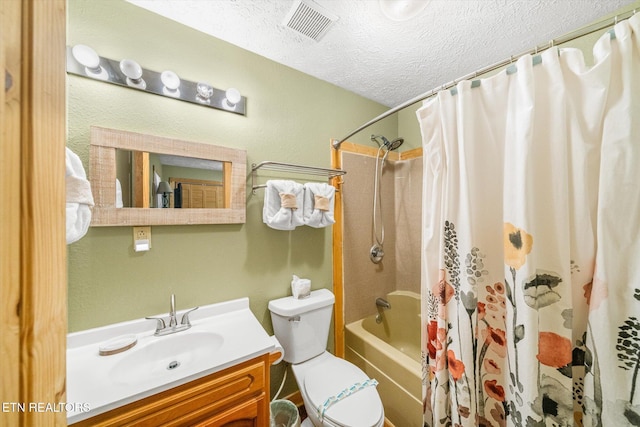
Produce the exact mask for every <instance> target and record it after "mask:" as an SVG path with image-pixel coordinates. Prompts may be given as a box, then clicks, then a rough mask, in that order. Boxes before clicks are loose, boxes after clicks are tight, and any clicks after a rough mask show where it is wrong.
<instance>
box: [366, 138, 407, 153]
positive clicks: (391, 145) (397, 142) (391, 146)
mask: <svg viewBox="0 0 640 427" xmlns="http://www.w3.org/2000/svg"><path fill="white" fill-rule="evenodd" d="M378 138H380V139H381V140H382V143H380V141H378ZM371 140H372V141H375V142H377V143H378V145H379V146H380V148H382V147H384V148H385V149H386V150H387V152H388V151H393V150H396V149H398V147H400V146H401V145H402V143H403V142H404V138H401V137H400V138H396V139H394V140H393V141H389V140H388V139H387V138H385V137H384V136H382V135H371Z"/></svg>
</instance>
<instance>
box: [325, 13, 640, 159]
mask: <svg viewBox="0 0 640 427" xmlns="http://www.w3.org/2000/svg"><path fill="white" fill-rule="evenodd" d="M635 13H636V10H635V9H634V10H632V11H629V12H625V13H622V14H620V15H616V16H615V17H614V18H608V19H603V20H601V21H598V22H596V23H594V24H591V25H588V26H586V27H584V28H581V29H578V30H575V31H572V32H570V33H568V34H566V35H564V36H561V37H559V38H557V39H551V40H550V41H549V43H548V44H545V45H543V46H536V47H535V48H533V49H530V50H528V51H526V52H523V53H521V54H519V55H515V56H514V55H512V56H511V57H509V58H508V59H505V60H503V61H500V62H496V63H494V64H491V65H488V66H486V67H484V68H480V69H479V70H476V71H474V72H473V73H469V74H467V75H465V76H462V77H460V78H458V79H455V80H453V81H451V82H449V83H446V84H443V85H442V86H438V87H436V88H434V89H431V90H430V91H428V92H425V93H423V94H421V95H418V96H416V97H415V98H411V99H409V100H408V101H405V102H403V103H402V104H399V105H397V106H395V107H393V108H391V109H390V110H387V111H385V112H384V113H382V114H380V115H379V116H377V117H375V118H373V119H371V120H369V121H368V122H366V123H365V124H363V125H362V126H360V127H358V128H357V129H356V130H354V131H353V132H351V133H350V134H348V135H347V136H345V137H344V138H342V139H341V140H339V141H338V140H337V139H334V140H333V142H332V145H333V148H335V149H336V150H337V149H339V148H340V145H341V144H342V143H343V142H345V141H346V140H347V139H349V138H351V137H352V136H353V135H355V134H357V133H358V132H360V131H362V130H364V129H366V128H368V127H369V126H371V125H372V124H374V123H377V122H379V121H380V120H382V119H384V118H387V117H389V116H390V115H392V114H395V113H397V112H398V111H400V110H404V109H405V108H407V107H410V106H411V105H413V104H415V103H417V102H420V101H424V100H425V99H428V98H431V97H432V96H434V95H435V94H437V93H438V92H440V91H442V90H447V89H451V88H452V87H455V86H456V85H457V84H458V82H460V81H463V80H469V79H473V78H476V77H478V76H479V75H482V74H485V73H489V72H491V71H495V70H498V69H500V68H502V67H505V66H508V65H509V64H512V63H513V61H514V60H516V59H517V58H520V57H521V56H525V55H532V54H535V55H537V54H538V53H540V52H543V51H545V50H547V49H550V48H552V47H554V46H555V45H559V44H563V43H567V42H570V41H572V40H575V39H578V38H580V37H584V36H586V35H589V34H592V33H595V32H597V31H600V30H604V29H606V28H608V27H611V26H612V25H615V24H617V23H618V21H619V20H620V21H622V20H624V19H627V18H629V17H631V16H633V15H635Z"/></svg>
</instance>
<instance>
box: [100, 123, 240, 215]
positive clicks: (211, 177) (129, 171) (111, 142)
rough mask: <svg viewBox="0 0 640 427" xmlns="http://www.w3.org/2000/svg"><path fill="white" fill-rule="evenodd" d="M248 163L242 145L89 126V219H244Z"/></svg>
mask: <svg viewBox="0 0 640 427" xmlns="http://www.w3.org/2000/svg"><path fill="white" fill-rule="evenodd" d="M246 163H247V153H246V151H244V150H240V149H235V148H230V147H223V146H219V145H213V144H209V143H200V142H192V141H183V140H179V139H175V138H167V137H161V136H155V135H147V134H141V133H135V132H128V131H123V130H117V129H107V128H101V127H97V126H92V127H91V151H90V165H89V181H90V182H91V191H92V193H93V198H94V202H95V206H94V207H93V212H92V216H91V225H92V226H94V227H95V226H121V225H180V224H242V223H244V222H245V219H246V199H245V194H246ZM158 208H159V209H158Z"/></svg>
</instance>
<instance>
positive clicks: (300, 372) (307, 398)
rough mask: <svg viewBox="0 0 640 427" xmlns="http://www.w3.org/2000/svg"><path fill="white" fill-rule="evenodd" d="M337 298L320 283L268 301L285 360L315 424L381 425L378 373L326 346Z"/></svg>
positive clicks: (318, 426)
mask: <svg viewBox="0 0 640 427" xmlns="http://www.w3.org/2000/svg"><path fill="white" fill-rule="evenodd" d="M334 301H335V297H334V296H333V294H332V293H331V292H330V291H329V290H327V289H319V290H317V291H313V292H311V295H310V296H309V297H307V298H305V299H295V298H293V297H286V298H280V299H277V300H273V301H270V302H269V311H271V320H272V323H273V329H274V332H275V335H276V338H277V339H278V341H279V342H280V343H281V344H282V347H283V349H284V360H285V361H286V362H289V363H290V364H291V370H292V371H293V375H294V376H295V378H296V382H297V384H298V388H299V389H300V394H301V395H302V400H303V402H304V406H305V409H306V411H307V415H308V417H309V419H310V420H311V422H312V424H313V425H314V426H316V427H380V426H383V425H384V408H383V407H382V401H381V400H380V395H379V394H378V391H377V390H376V385H377V382H376V381H375V379H372V378H369V377H368V376H367V375H366V374H365V373H364V372H363V371H362V370H361V369H360V368H358V367H357V366H355V365H353V364H352V363H350V362H347V361H346V360H344V359H341V358H339V357H336V356H334V355H332V354H331V353H329V352H328V351H326V345H327V339H328V337H329V325H330V324H331V315H332V311H333V310H332V307H333V303H334ZM307 424H308V423H307ZM303 425H304V424H303Z"/></svg>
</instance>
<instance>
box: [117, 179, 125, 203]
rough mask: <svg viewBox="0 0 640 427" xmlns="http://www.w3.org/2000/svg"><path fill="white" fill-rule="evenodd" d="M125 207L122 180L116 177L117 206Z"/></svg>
mask: <svg viewBox="0 0 640 427" xmlns="http://www.w3.org/2000/svg"><path fill="white" fill-rule="evenodd" d="M122 207H124V203H122V184H120V180H119V179H118V178H116V208H122Z"/></svg>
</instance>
